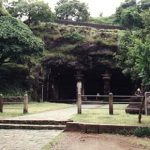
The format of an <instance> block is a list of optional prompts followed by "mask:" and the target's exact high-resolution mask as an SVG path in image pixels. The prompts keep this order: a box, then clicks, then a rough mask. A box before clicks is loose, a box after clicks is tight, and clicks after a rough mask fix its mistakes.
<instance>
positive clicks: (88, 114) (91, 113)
mask: <svg viewBox="0 0 150 150" xmlns="http://www.w3.org/2000/svg"><path fill="white" fill-rule="evenodd" d="M126 106H127V105H120V104H116V105H114V115H109V109H108V105H102V106H99V107H97V108H96V109H83V111H82V114H81V115H74V116H73V118H72V119H73V120H74V121H78V122H88V123H99V124H125V125H142V126H150V116H145V115H142V124H139V123H138V115H137V114H135V115H131V114H126V113H125V107H126Z"/></svg>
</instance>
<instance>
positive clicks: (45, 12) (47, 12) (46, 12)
mask: <svg viewBox="0 0 150 150" xmlns="http://www.w3.org/2000/svg"><path fill="white" fill-rule="evenodd" d="M6 9H7V10H8V11H9V13H10V14H11V15H12V16H13V17H16V18H19V19H21V20H24V21H25V23H27V24H28V25H30V24H37V23H39V22H49V21H52V20H53V19H54V14H53V13H52V11H51V9H50V7H49V5H48V4H47V3H45V2H44V1H38V0H33V1H29V0H17V1H12V2H10V3H8V4H7V5H6Z"/></svg>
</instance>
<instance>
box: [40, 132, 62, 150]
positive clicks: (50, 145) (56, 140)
mask: <svg viewBox="0 0 150 150" xmlns="http://www.w3.org/2000/svg"><path fill="white" fill-rule="evenodd" d="M62 136H63V134H62V133H61V134H59V135H58V136H56V137H55V138H54V139H53V140H52V141H50V142H49V143H48V144H46V145H45V146H44V147H43V148H42V149H41V150H52V148H53V147H54V146H55V145H56V144H58V143H59V141H60V139H61V137H62Z"/></svg>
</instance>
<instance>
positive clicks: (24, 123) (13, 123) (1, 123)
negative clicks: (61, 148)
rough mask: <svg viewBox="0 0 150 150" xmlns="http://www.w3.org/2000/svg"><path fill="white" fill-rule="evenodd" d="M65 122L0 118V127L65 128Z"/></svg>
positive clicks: (29, 128)
mask: <svg viewBox="0 0 150 150" xmlns="http://www.w3.org/2000/svg"><path fill="white" fill-rule="evenodd" d="M67 122H72V121H55V120H0V129H28V130H65V128H66V124H67Z"/></svg>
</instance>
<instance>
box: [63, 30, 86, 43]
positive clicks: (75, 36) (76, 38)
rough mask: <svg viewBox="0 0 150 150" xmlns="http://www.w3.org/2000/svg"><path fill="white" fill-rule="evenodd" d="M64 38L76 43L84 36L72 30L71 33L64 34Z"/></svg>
mask: <svg viewBox="0 0 150 150" xmlns="http://www.w3.org/2000/svg"><path fill="white" fill-rule="evenodd" d="M64 39H65V40H67V41H69V42H70V43H76V42H82V41H83V39H84V37H83V36H82V35H81V34H79V33H77V32H73V33H67V34H65V35H64Z"/></svg>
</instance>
